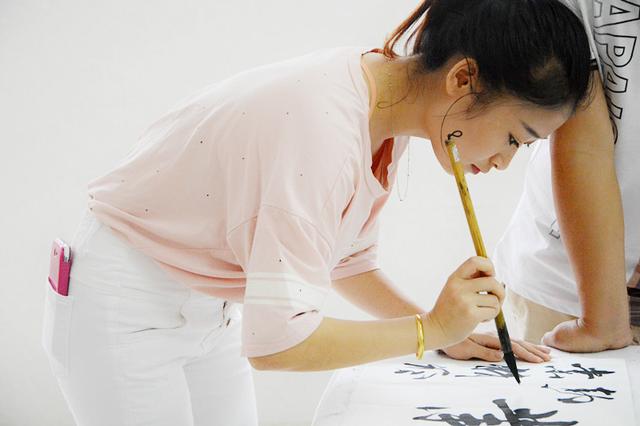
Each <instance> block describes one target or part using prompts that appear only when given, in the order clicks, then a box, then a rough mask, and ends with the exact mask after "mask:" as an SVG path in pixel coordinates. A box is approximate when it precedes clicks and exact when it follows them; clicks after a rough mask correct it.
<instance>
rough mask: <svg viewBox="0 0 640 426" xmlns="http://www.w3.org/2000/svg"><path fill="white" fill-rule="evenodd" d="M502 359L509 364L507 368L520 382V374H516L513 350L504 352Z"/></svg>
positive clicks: (516, 368)
mask: <svg viewBox="0 0 640 426" xmlns="http://www.w3.org/2000/svg"><path fill="white" fill-rule="evenodd" d="M504 360H505V362H506V363H507V365H508V366H509V370H511V374H513V377H515V379H516V381H517V382H518V383H520V375H519V374H518V367H517V366H516V357H515V356H514V355H513V352H505V354H504Z"/></svg>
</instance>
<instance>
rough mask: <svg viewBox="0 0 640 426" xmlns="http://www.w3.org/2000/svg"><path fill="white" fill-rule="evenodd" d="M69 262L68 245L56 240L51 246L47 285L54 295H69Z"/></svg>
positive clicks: (69, 251)
mask: <svg viewBox="0 0 640 426" xmlns="http://www.w3.org/2000/svg"><path fill="white" fill-rule="evenodd" d="M71 262H72V259H71V249H70V248H69V245H68V244H67V243H65V242H64V241H62V240H61V239H60V238H56V239H55V240H54V241H53V244H52V245H51V259H50V263H49V284H50V285H51V288H53V290H54V291H55V292H56V293H58V294H60V295H62V296H67V295H68V294H69V274H70V272H71Z"/></svg>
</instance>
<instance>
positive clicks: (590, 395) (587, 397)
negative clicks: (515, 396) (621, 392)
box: [542, 385, 616, 404]
mask: <svg viewBox="0 0 640 426" xmlns="http://www.w3.org/2000/svg"><path fill="white" fill-rule="evenodd" d="M542 388H543V389H553V390H554V391H556V392H558V393H564V394H568V395H574V396H573V397H570V398H558V401H560V402H563V403H565V404H585V403H588V402H593V401H594V400H595V399H596V398H598V399H614V398H612V397H610V396H609V395H612V394H614V393H616V391H614V390H610V389H605V388H602V387H598V388H595V389H567V388H565V389H564V390H560V389H556V388H552V387H551V386H549V385H544V386H542ZM598 392H599V393H602V394H603V395H604V396H602V395H594V394H595V393H598Z"/></svg>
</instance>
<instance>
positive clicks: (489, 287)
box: [468, 277, 505, 305]
mask: <svg viewBox="0 0 640 426" xmlns="http://www.w3.org/2000/svg"><path fill="white" fill-rule="evenodd" d="M468 287H469V290H470V291H473V292H474V293H480V292H486V293H490V294H491V295H492V296H495V297H497V298H498V300H499V302H500V305H502V303H503V302H504V298H505V291H504V287H503V286H502V284H500V283H499V282H498V281H496V280H495V279H494V278H492V277H483V278H474V279H472V280H470V281H469V283H468Z"/></svg>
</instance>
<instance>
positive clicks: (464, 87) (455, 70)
mask: <svg viewBox="0 0 640 426" xmlns="http://www.w3.org/2000/svg"><path fill="white" fill-rule="evenodd" d="M446 78H447V80H446V90H447V94H448V95H449V96H453V97H459V96H463V95H466V94H468V93H471V92H478V91H480V88H479V87H478V64H477V62H476V61H475V60H474V59H471V58H462V59H460V60H459V61H457V62H455V63H454V64H453V66H452V67H451V68H449V72H447V77H446Z"/></svg>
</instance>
